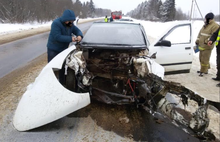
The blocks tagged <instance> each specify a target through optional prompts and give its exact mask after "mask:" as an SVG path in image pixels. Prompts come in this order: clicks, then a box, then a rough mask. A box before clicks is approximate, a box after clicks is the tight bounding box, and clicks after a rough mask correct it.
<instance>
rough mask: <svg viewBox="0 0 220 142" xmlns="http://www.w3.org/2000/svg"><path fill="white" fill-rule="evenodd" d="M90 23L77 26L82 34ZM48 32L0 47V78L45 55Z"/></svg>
mask: <svg viewBox="0 0 220 142" xmlns="http://www.w3.org/2000/svg"><path fill="white" fill-rule="evenodd" d="M91 24H92V22H88V23H82V24H79V25H78V27H79V28H80V30H81V31H82V32H84V31H86V30H87V29H88V28H89V27H90V26H91ZM48 35H49V32H47V33H43V34H39V35H35V36H31V37H28V38H24V39H21V40H17V41H14V42H11V43H6V44H3V45H0V78H2V77H3V76H5V75H7V74H8V73H10V72H12V71H13V70H16V69H17V68H19V67H22V66H24V65H25V64H26V63H27V62H30V61H32V60H33V59H35V58H37V57H38V56H40V55H42V54H44V53H46V51H47V47H46V45H47V39H48Z"/></svg>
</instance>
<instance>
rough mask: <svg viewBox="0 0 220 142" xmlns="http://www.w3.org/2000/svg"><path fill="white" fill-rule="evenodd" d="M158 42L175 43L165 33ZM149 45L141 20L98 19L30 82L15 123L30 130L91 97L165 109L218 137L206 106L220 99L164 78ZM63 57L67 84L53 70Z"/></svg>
mask: <svg viewBox="0 0 220 142" xmlns="http://www.w3.org/2000/svg"><path fill="white" fill-rule="evenodd" d="M188 24H189V25H190V23H188ZM184 25H186V24H184ZM169 33H170V31H169ZM164 37H165V36H164ZM163 43H164V44H163ZM158 44H160V45H159V46H164V47H166V46H167V47H170V46H172V45H171V43H170V41H166V42H165V40H163V38H161V41H160V42H158ZM158 44H155V46H156V45H158ZM189 44H190V43H189ZM149 47H150V44H149V42H148V39H147V36H146V33H145V30H144V28H143V26H142V25H141V24H140V23H135V22H131V23H129V22H124V23H123V22H111V23H102V22H96V23H94V24H93V25H92V26H91V27H90V29H89V30H88V31H87V33H86V35H85V36H84V38H83V40H82V42H81V43H80V44H77V45H73V46H71V47H70V48H68V49H67V50H65V51H63V52H62V53H60V54H59V55H58V56H56V57H55V58H54V59H53V60H52V61H51V62H50V63H49V64H48V65H47V66H46V67H45V68H44V69H43V70H42V72H41V74H40V75H39V76H38V77H37V78H36V80H35V82H34V83H33V84H31V85H30V86H29V87H28V89H27V91H26V92H25V94H24V95H23V97H22V99H21V101H20V103H19V105H18V107H17V110H16V113H15V117H14V121H13V124H14V126H15V128H16V129H17V130H19V131H26V130H30V129H33V128H36V127H39V126H42V125H45V124H48V123H50V122H52V121H55V120H57V119H59V118H62V117H64V116H65V115H68V114H70V113H72V112H74V111H76V110H78V109H80V108H83V107H85V106H86V105H88V104H89V103H90V97H91V98H94V99H96V100H98V101H101V102H104V103H107V104H118V105H123V104H132V105H135V106H137V107H142V108H144V109H145V110H147V111H148V112H149V113H151V114H152V115H153V116H156V115H157V114H163V115H164V116H166V117H168V118H170V119H172V120H173V121H175V122H176V125H178V126H181V128H182V129H183V130H184V131H185V132H187V133H189V134H191V135H193V136H196V137H199V138H201V139H205V140H213V139H215V136H214V135H213V133H212V132H211V131H209V130H208V129H207V128H208V125H209V118H208V115H207V110H208V108H209V106H210V105H212V106H216V107H217V108H218V109H219V106H218V104H216V103H215V102H212V101H210V100H207V99H205V98H203V97H201V96H199V95H198V94H196V93H195V92H193V91H191V90H189V89H187V88H185V87H184V86H182V85H180V84H178V83H174V82H167V81H164V80H163V77H164V73H165V70H164V67H163V66H161V65H160V64H158V63H157V62H155V60H154V59H155V58H157V57H156V53H155V54H152V55H149ZM171 48H172V47H171ZM64 62H65V64H66V73H65V74H66V84H65V86H62V85H61V84H60V83H59V82H58V81H57V79H56V76H55V74H54V72H55V71H57V70H59V69H61V68H62V64H63V63H64ZM187 68H188V66H187ZM175 69H177V68H175ZM170 71H171V70H170ZM39 88H40V89H39ZM66 88H67V89H66ZM64 96H65V97H64ZM41 98H44V99H43V100H41ZM39 101H41V102H40V103H41V105H39ZM36 104H38V106H40V107H38V108H36V107H35V106H36ZM27 106H28V109H27ZM189 106H191V107H189ZM189 108H190V109H189ZM29 110H34V111H31V112H30V111H29ZM33 112H35V115H34V116H33ZM42 114H44V115H42ZM27 122H28V123H27Z"/></svg>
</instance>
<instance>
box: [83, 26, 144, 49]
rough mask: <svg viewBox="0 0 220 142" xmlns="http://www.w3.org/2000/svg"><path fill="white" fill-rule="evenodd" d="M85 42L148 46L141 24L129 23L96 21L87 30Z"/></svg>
mask: <svg viewBox="0 0 220 142" xmlns="http://www.w3.org/2000/svg"><path fill="white" fill-rule="evenodd" d="M83 43H87V44H108V45H109V44H111V45H128V46H143V45H144V46H146V42H145V39H144V35H143V33H142V31H141V28H140V25H137V24H127V23H95V24H93V25H92V26H91V27H90V29H89V30H88V31H87V33H86V35H85V37H84V38H83V40H82V44H83Z"/></svg>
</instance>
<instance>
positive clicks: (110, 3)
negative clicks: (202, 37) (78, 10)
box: [80, 0, 220, 17]
mask: <svg viewBox="0 0 220 142" xmlns="http://www.w3.org/2000/svg"><path fill="white" fill-rule="evenodd" d="M80 1H81V2H85V1H89V0H80ZM144 1H146V0H93V2H94V3H95V6H96V8H107V9H110V10H112V11H115V10H122V12H123V13H124V14H126V13H127V12H129V11H130V10H133V9H135V8H136V7H137V6H138V4H140V3H141V2H144ZM162 1H165V0H162ZM196 1H197V3H198V5H199V7H200V10H201V12H202V15H203V17H204V16H205V15H206V13H208V12H213V13H214V14H215V15H218V14H220V10H219V4H220V3H219V1H220V0H196ZM191 4H192V0H176V8H178V7H179V8H181V9H182V11H183V12H184V13H187V14H188V13H189V12H190V9H191ZM198 16H200V14H199V12H198V10H197V12H196V17H198Z"/></svg>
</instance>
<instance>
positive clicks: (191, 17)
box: [190, 0, 194, 21]
mask: <svg viewBox="0 0 220 142" xmlns="http://www.w3.org/2000/svg"><path fill="white" fill-rule="evenodd" d="M193 3H194V0H192V5H191V12H190V21H191V20H192V11H193Z"/></svg>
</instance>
